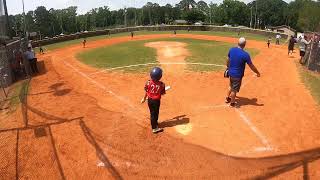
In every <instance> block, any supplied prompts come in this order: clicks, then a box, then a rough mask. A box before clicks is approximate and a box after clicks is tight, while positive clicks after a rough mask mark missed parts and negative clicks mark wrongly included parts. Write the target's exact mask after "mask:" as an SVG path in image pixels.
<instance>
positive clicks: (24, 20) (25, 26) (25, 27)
mask: <svg viewBox="0 0 320 180" xmlns="http://www.w3.org/2000/svg"><path fill="white" fill-rule="evenodd" d="M22 9H23V24H24V30H23V31H24V35H25V36H27V23H26V12H25V11H24V0H22Z"/></svg>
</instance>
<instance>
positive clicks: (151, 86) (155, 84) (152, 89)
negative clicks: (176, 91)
mask: <svg viewBox="0 0 320 180" xmlns="http://www.w3.org/2000/svg"><path fill="white" fill-rule="evenodd" d="M144 90H145V91H146V93H147V96H148V98H150V99H153V100H160V99H161V95H163V94H165V93H166V90H165V85H164V83H163V82H161V81H153V80H149V81H147V83H146V85H145V87H144Z"/></svg>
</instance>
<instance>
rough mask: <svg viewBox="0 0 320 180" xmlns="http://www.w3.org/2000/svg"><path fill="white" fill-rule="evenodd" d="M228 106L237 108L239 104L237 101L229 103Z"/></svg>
mask: <svg viewBox="0 0 320 180" xmlns="http://www.w3.org/2000/svg"><path fill="white" fill-rule="evenodd" d="M230 107H232V108H238V107H239V106H238V104H237V103H235V102H234V103H230Z"/></svg>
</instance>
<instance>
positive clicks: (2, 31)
mask: <svg viewBox="0 0 320 180" xmlns="http://www.w3.org/2000/svg"><path fill="white" fill-rule="evenodd" d="M4 5H5V3H4V0H0V90H1V89H4V88H6V87H8V86H9V85H11V84H12V83H13V82H14V81H16V80H17V73H18V72H17V70H19V69H21V67H20V66H22V65H23V64H21V63H20V62H21V61H18V58H17V56H18V55H19V54H22V53H23V52H24V51H25V50H26V47H27V41H26V40H25V39H20V40H16V41H13V40H11V39H9V37H8V31H7V30H8V23H7V16H6V13H5V6H4ZM3 94H5V92H4V93H3V90H1V91H0V99H2V97H3Z"/></svg>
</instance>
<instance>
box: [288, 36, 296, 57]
mask: <svg viewBox="0 0 320 180" xmlns="http://www.w3.org/2000/svg"><path fill="white" fill-rule="evenodd" d="M295 43H296V39H295V38H294V36H291V37H290V40H289V44H288V56H289V54H290V51H291V55H292V53H293V50H294V44H295Z"/></svg>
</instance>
